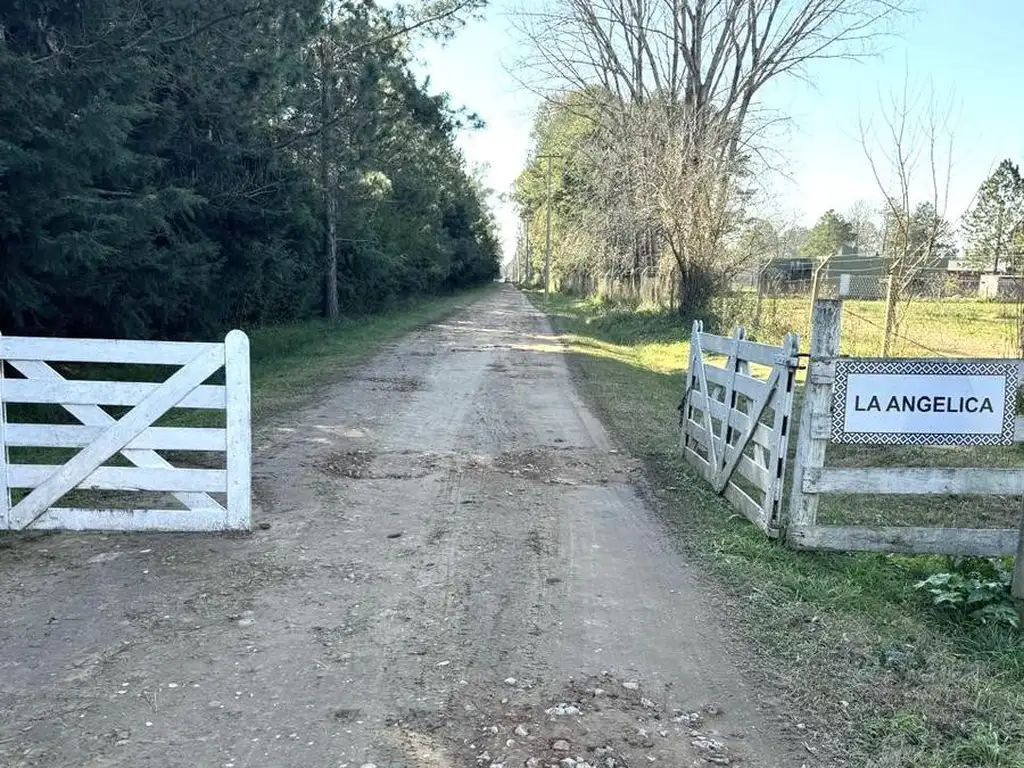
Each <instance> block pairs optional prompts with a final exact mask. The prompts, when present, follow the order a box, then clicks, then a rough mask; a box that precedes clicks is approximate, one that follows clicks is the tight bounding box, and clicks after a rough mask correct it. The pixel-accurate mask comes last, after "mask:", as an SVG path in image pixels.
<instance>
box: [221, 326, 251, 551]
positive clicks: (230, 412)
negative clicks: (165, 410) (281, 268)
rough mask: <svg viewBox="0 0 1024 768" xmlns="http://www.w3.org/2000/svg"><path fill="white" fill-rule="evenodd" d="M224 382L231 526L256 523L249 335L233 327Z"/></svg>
mask: <svg viewBox="0 0 1024 768" xmlns="http://www.w3.org/2000/svg"><path fill="white" fill-rule="evenodd" d="M224 383H225V385H226V388H227V392H226V396H227V416H226V418H227V424H226V426H227V472H228V503H227V508H228V516H227V526H226V527H227V528H228V529H229V530H243V531H247V530H249V529H250V528H251V527H252V422H251V409H252V397H251V393H250V388H249V387H250V381H249V337H248V336H246V335H245V334H244V333H243V332H242V331H239V330H234V331H231V332H230V333H229V334H228V335H227V336H226V337H225V339H224Z"/></svg>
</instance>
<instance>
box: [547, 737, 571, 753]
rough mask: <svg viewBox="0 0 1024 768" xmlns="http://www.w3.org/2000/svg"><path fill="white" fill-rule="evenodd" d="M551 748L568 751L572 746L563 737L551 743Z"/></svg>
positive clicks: (556, 750) (557, 750)
mask: <svg viewBox="0 0 1024 768" xmlns="http://www.w3.org/2000/svg"><path fill="white" fill-rule="evenodd" d="M551 748H552V749H553V750H555V752H568V751H569V750H570V749H572V746H571V745H570V744H569V742H568V741H566V740H565V739H559V740H558V741H556V742H555V743H554V744H552V745H551Z"/></svg>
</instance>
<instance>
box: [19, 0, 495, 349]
mask: <svg viewBox="0 0 1024 768" xmlns="http://www.w3.org/2000/svg"><path fill="white" fill-rule="evenodd" d="M467 8H468V6H467V4H466V3H448V4H445V3H444V2H442V3H438V4H435V5H432V6H424V7H420V8H418V9H414V10H409V9H403V8H401V7H399V8H397V9H392V10H388V11H385V10H383V9H382V8H380V7H378V6H377V5H375V3H374V2H373V1H372V0H343V1H334V0H328V1H327V2H324V1H323V0H274V2H270V1H269V0H224V1H223V2H216V3H210V2H200V0H174V2H162V0H161V1H158V0H90V2H87V3H71V2H44V1H43V0H27V1H26V2H21V3H13V4H11V3H7V4H4V6H3V8H2V9H0V82H3V83H4V87H3V88H0V261H2V265H3V266H2V279H0V329H2V330H3V332H5V333H30V334H34V333H39V334H51V335H53V334H67V335H93V336H115V337H120V336H128V337H155V338H188V337H195V336H199V335H208V334H211V333H219V332H222V331H223V330H224V329H225V328H227V327H229V326H247V325H253V324H262V323H273V322H280V321H287V320H292V319H298V318H307V317H313V316H316V315H324V316H327V317H334V316H337V315H338V314H339V313H340V312H360V313H361V312H372V311H376V310H380V309H382V308H384V307H386V306H387V305H388V304H389V303H390V302H392V301H394V300H395V299H398V298H401V297H405V296H411V295H416V294H432V293H438V292H443V291H448V290H453V289H458V288H461V287H465V286H468V285H472V284H474V283H479V282H482V281H487V280H490V279H491V278H492V277H493V276H494V275H495V274H496V273H497V269H498V242H497V237H496V234H495V225H494V222H493V219H492V216H491V214H490V212H489V210H488V209H487V206H486V196H487V193H488V191H487V190H486V189H485V188H484V187H483V185H482V183H481V180H480V179H479V178H478V176H477V175H475V174H474V173H473V172H472V171H471V169H470V168H469V167H468V166H467V163H466V161H465V159H464V157H463V156H462V154H461V153H460V151H459V150H458V148H457V147H456V145H455V138H456V135H457V132H458V131H460V130H463V129H472V128H473V127H475V126H476V125H478V121H477V119H476V118H475V117H474V116H473V115H467V114H465V112H463V111H460V110H456V109H453V107H452V106H451V105H450V104H449V102H448V100H447V97H445V96H443V95H436V94H432V93H431V92H430V90H429V87H428V85H429V84H428V83H426V84H425V83H421V82H418V81H417V78H416V77H414V75H413V73H412V71H411V68H410V62H411V52H410V30H413V29H415V30H417V34H430V35H449V34H452V33H453V31H454V29H455V27H456V26H457V24H458V20H459V18H460V14H464V13H465V12H466V10H467Z"/></svg>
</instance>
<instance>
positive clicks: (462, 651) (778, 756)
mask: <svg viewBox="0 0 1024 768" xmlns="http://www.w3.org/2000/svg"><path fill="white" fill-rule="evenodd" d="M559 350H560V346H559V341H558V340H557V339H556V338H554V337H553V336H552V334H551V331H550V328H549V326H548V324H547V322H546V320H545V319H544V318H543V317H542V316H541V315H539V314H538V313H537V312H536V311H535V310H534V309H533V308H532V307H531V306H530V305H529V304H528V302H526V300H525V299H524V298H523V297H522V296H521V295H519V294H518V293H517V292H516V291H515V290H514V289H512V288H510V287H506V288H503V289H501V290H499V291H495V292H494V293H492V294H491V295H489V296H487V297H485V298H484V299H481V300H480V301H479V302H477V303H476V304H474V305H473V306H471V307H469V308H467V309H465V310H464V311H462V312H460V313H458V314H456V315H455V316H453V317H451V318H450V319H449V320H447V321H445V322H443V323H439V324H436V325H434V326H431V327H429V328H425V329H423V330H421V331H419V332H416V333H413V334H410V335H409V336H408V337H406V338H405V339H403V340H402V341H400V342H398V343H396V344H393V345H389V347H388V348H387V349H386V350H384V351H382V353H381V354H379V355H377V356H376V357H375V358H374V359H373V360H371V361H370V362H368V363H367V364H365V365H363V366H360V367H359V368H357V369H355V370H351V371H348V372H346V373H345V374H344V376H340V375H339V379H338V381H337V383H336V385H335V386H333V387H332V388H330V389H329V390H327V391H326V392H324V394H323V397H322V399H321V400H320V401H319V402H318V403H317V404H316V405H314V406H312V407H309V408H306V409H305V410H302V411H300V412H297V413H292V414H281V415H279V416H277V417H275V419H274V420H273V422H271V423H270V424H268V425H265V426H264V427H262V428H261V429H260V430H259V431H258V433H257V436H256V445H257V448H258V450H257V454H256V461H255V466H254V475H255V478H254V480H255V488H256V493H257V498H256V500H255V501H256V509H257V520H258V521H260V522H266V523H270V525H271V528H270V530H257V531H255V532H254V533H253V534H252V535H251V536H245V537H195V536H137V535H129V536H83V535H61V536H47V537H33V538H27V539H25V540H21V541H18V542H16V543H15V544H14V545H13V550H12V549H10V548H9V549H6V550H3V551H0V578H3V579H5V581H6V582H7V583H11V584H12V585H13V586H12V587H11V588H9V589H7V590H5V591H4V592H3V593H0V648H3V649H4V651H3V653H2V654H0V765H4V766H7V765H10V766H26V767H27V766H76V767H77V766H94V767H99V766H121V765H124V766H132V767H133V768H135V767H137V766H183V767H184V766H196V765H202V766H223V767H224V768H242V767H243V766H297V765H309V766H321V765H322V766H334V767H337V768H360V767H361V766H364V765H367V764H373V765H376V766H377V768H384V767H385V766H388V767H389V768H393V767H394V766H403V767H404V768H456V767H457V768H461V767H462V766H478V765H482V766H487V768H497V767H498V766H500V767H501V768H511V766H538V767H543V768H547V767H548V766H551V765H557V766H559V768H566V767H567V766H571V765H575V766H576V767H577V768H587V767H588V766H599V768H628V767H629V766H640V765H651V764H654V765H666V766H691V765H725V764H730V765H744V766H762V767H763V768H775V767H776V766H779V767H780V768H781V767H786V768H788V766H801V765H805V764H806V765H808V766H810V765H811V764H812V763H811V762H810V761H808V760H806V759H805V758H806V757H807V756H806V754H803V755H801V754H800V753H799V752H797V751H794V750H793V749H791V747H790V745H789V744H787V743H784V742H783V741H781V740H780V739H778V738H776V737H775V736H774V735H773V728H774V723H773V720H772V717H771V713H770V712H767V711H765V710H764V709H763V708H762V707H761V705H760V703H759V701H760V698H759V693H758V691H757V689H756V688H754V687H752V686H749V685H747V684H746V683H745V681H744V679H743V676H742V675H741V673H740V672H739V671H738V669H737V667H736V665H735V664H734V663H733V660H732V658H731V657H730V652H729V644H728V642H726V641H724V638H725V636H726V634H727V633H726V632H725V631H724V628H723V626H722V624H721V623H720V620H719V617H718V615H717V613H716V611H715V608H714V606H713V605H711V604H710V603H709V601H708V599H707V596H706V590H705V589H704V588H703V587H702V585H701V583H700V580H699V578H698V576H697V575H696V574H695V572H694V571H693V570H691V569H690V568H689V567H688V566H687V564H686V563H685V562H684V561H683V560H682V556H681V555H680V554H679V553H678V552H676V551H675V550H674V549H673V548H672V547H671V546H670V545H669V544H668V543H666V537H665V534H664V532H663V530H662V529H661V527H660V526H659V524H658V522H657V521H656V519H655V518H654V517H653V515H652V513H651V512H650V511H649V510H648V509H647V507H646V506H645V505H644V503H643V501H642V500H641V498H640V496H639V495H638V494H637V492H636V488H635V486H634V481H635V480H637V479H638V474H637V473H638V467H639V465H638V463H637V462H636V461H634V460H632V459H631V458H629V457H627V456H623V455H621V454H619V453H617V452H616V451H615V449H614V447H613V446H612V444H611V443H610V441H609V439H608V436H607V435H606V434H605V433H604V431H603V428H602V427H601V425H600V424H599V423H598V421H597V420H596V419H595V418H594V417H593V415H592V414H591V413H590V412H589V411H588V410H587V408H586V407H585V406H584V405H583V404H582V402H581V400H580V398H579V396H578V395H577V393H576V392H575V391H574V389H573V387H572V383H571V381H570V379H569V374H568V370H567V368H566V366H565V362H564V360H563V358H562V356H561V354H560V352H559ZM51 619H52V621H51Z"/></svg>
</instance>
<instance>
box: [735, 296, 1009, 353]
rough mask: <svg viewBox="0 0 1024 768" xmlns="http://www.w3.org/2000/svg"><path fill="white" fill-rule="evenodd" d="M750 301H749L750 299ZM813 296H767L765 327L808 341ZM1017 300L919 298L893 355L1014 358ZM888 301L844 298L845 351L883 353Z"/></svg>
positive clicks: (906, 314) (905, 312) (905, 317)
mask: <svg viewBox="0 0 1024 768" xmlns="http://www.w3.org/2000/svg"><path fill="white" fill-rule="evenodd" d="M747 303H749V300H748V302H747ZM810 308H811V307H810V299H809V298H808V297H785V298H777V299H771V298H769V299H765V304H764V309H763V316H764V318H765V326H766V329H767V330H768V331H769V332H770V333H772V335H773V338H774V336H776V335H777V336H779V337H781V334H782V333H784V332H785V331H794V332H796V333H799V334H800V338H801V339H802V340H803V345H804V347H805V348H806V345H807V342H808V341H809V340H810V333H809V331H810ZM1015 312H1016V308H1015V306H1014V305H1013V304H1005V303H997V302H990V301H979V300H977V299H943V300H942V301H930V300H921V301H915V302H912V303H910V304H909V305H907V306H906V307H905V308H903V309H901V310H900V311H899V312H898V313H897V316H898V317H899V329H898V333H899V336H897V338H896V339H895V340H894V343H893V349H892V353H891V354H893V355H896V356H900V357H933V356H945V357H1007V356H1008V357H1016V356H1017V352H1016V347H1015V346H1014V343H1015V338H1014V337H1015V324H1014V316H1015ZM884 327H885V305H884V302H881V301H844V302H843V342H842V349H841V351H842V353H843V354H845V355H855V356H858V357H875V356H877V355H878V354H879V353H880V351H881V346H882V330H883V328H884Z"/></svg>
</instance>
